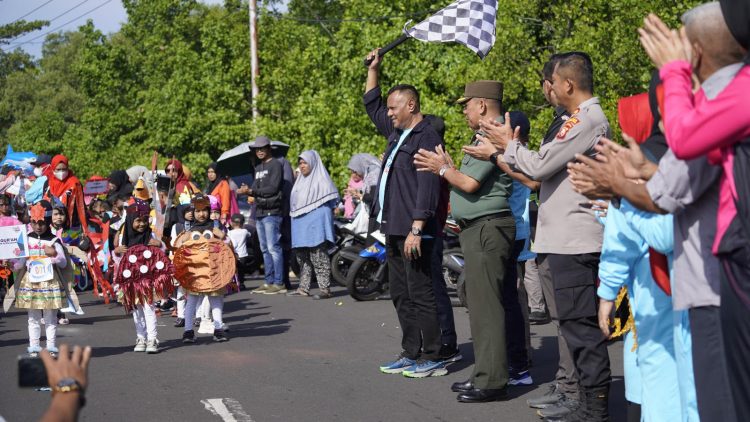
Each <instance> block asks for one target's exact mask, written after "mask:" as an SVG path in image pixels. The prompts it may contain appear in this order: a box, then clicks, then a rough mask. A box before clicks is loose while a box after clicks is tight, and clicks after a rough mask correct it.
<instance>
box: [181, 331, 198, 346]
mask: <svg viewBox="0 0 750 422" xmlns="http://www.w3.org/2000/svg"><path fill="white" fill-rule="evenodd" d="M182 342H183V343H195V331H193V330H187V331H185V332H184V333H182Z"/></svg>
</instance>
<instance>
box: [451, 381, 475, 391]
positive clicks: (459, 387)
mask: <svg viewBox="0 0 750 422" xmlns="http://www.w3.org/2000/svg"><path fill="white" fill-rule="evenodd" d="M473 389H474V383H473V382H471V380H466V381H464V382H454V383H453V385H451V391H453V392H454V393H465V392H467V391H471V390H473Z"/></svg>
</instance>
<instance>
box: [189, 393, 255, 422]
mask: <svg viewBox="0 0 750 422" xmlns="http://www.w3.org/2000/svg"><path fill="white" fill-rule="evenodd" d="M201 403H203V406H205V407H206V410H208V411H209V412H211V413H213V414H214V415H216V416H218V417H220V418H221V420H223V421H224V422H254V421H253V418H252V417H250V415H248V414H247V413H246V412H245V409H243V408H242V405H241V404H240V402H238V401H237V400H235V399H232V398H224V399H206V400H201Z"/></svg>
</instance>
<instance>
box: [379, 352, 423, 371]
mask: <svg viewBox="0 0 750 422" xmlns="http://www.w3.org/2000/svg"><path fill="white" fill-rule="evenodd" d="M415 363H417V362H415V361H414V360H412V359H409V358H407V357H403V356H402V357H399V358H398V359H396V360H394V361H393V362H388V363H386V364H385V365H381V366H380V372H382V373H384V374H400V373H401V372H402V371H403V370H404V369H406V368H408V367H410V366H412V365H414V364H415Z"/></svg>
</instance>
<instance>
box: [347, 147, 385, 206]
mask: <svg viewBox="0 0 750 422" xmlns="http://www.w3.org/2000/svg"><path fill="white" fill-rule="evenodd" d="M380 165H381V163H380V160H378V158H377V157H375V156H374V155H372V154H364V153H362V154H355V155H354V156H353V157H352V158H351V160H349V164H348V166H347V167H348V168H349V170H350V171H351V172H352V176H355V175H356V176H357V177H358V178H360V179H361V180H362V188H361V189H362V198H361V200H362V201H364V203H365V204H368V205H369V204H371V203H372V202H371V200H372V198H373V194H374V191H375V187H376V186H377V184H378V179H379V178H380Z"/></svg>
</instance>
